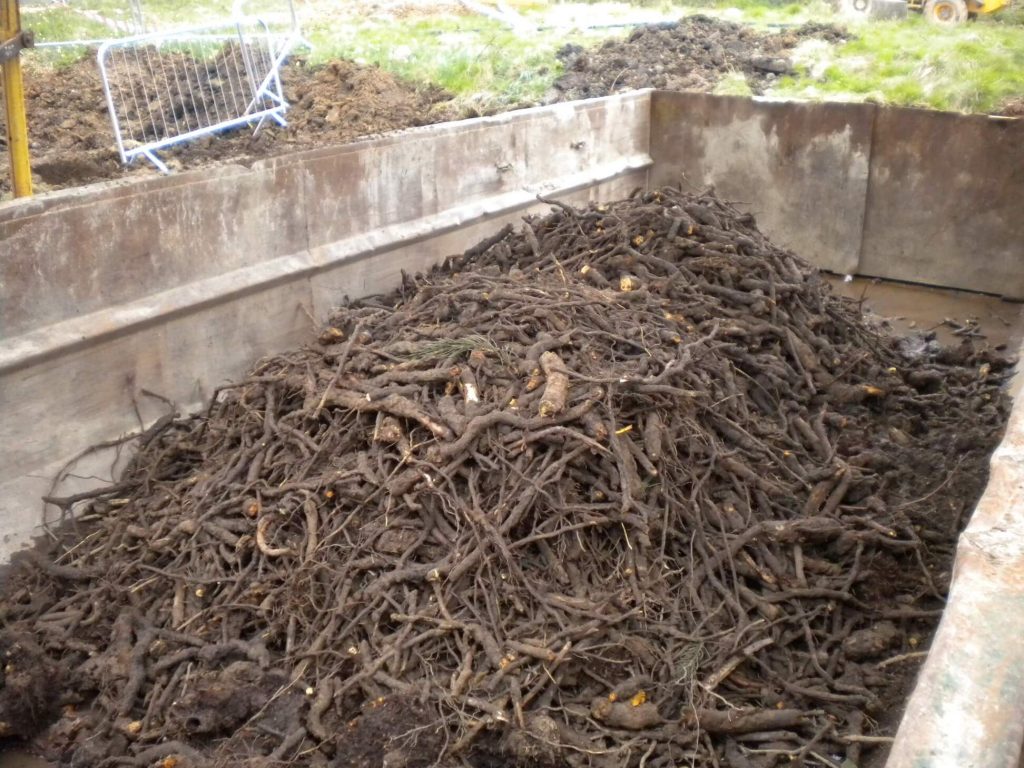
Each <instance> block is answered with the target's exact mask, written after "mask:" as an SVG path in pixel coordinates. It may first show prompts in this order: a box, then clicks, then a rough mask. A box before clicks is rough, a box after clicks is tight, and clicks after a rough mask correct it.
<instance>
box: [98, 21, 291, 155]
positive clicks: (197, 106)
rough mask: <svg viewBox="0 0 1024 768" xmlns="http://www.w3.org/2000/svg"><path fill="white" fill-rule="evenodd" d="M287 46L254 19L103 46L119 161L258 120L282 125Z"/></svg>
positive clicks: (105, 80)
mask: <svg viewBox="0 0 1024 768" xmlns="http://www.w3.org/2000/svg"><path fill="white" fill-rule="evenodd" d="M292 45H293V40H292V38H281V37H280V36H277V35H273V34H271V31H270V29H269V28H268V26H267V24H266V23H265V22H263V21H261V20H259V19H253V18H247V19H238V20H235V21H232V22H230V23H226V24H222V25H219V26H216V27H203V28H198V29H185V30H175V31H173V32H164V33H155V34H149V35H137V36H134V37H125V38H119V39H117V40H110V41H107V42H105V43H103V45H101V46H100V48H99V53H98V60H99V67H100V74H101V76H102V79H103V89H104V93H105V95H106V100H107V108H108V110H109V112H110V119H111V123H112V125H113V129H114V138H115V141H116V143H117V147H118V151H119V152H120V154H121V160H122V161H123V162H125V163H130V162H132V161H134V160H135V159H136V158H138V157H139V156H143V157H146V158H148V159H149V160H150V161H151V162H152V163H153V164H154V165H156V166H157V167H158V168H159V169H160V170H161V171H163V172H165V173H167V172H168V168H167V166H166V164H164V162H163V161H162V160H160V158H159V157H158V156H157V154H156V153H157V152H158V151H159V150H161V149H165V148H167V147H170V146H172V145H174V144H179V143H182V142H187V141H190V140H193V139H196V138H199V137H200V136H204V135H209V134H214V133H217V132H220V131H224V130H227V129H229V128H234V127H237V126H241V125H245V124H255V125H256V130H257V131H258V130H259V129H260V127H261V126H262V125H263V124H264V122H265V121H266V120H274V121H275V122H277V123H279V124H280V125H285V120H284V114H285V111H286V110H287V107H288V105H287V102H286V101H285V98H284V94H283V92H282V89H281V77H280V68H281V64H282V63H283V61H284V59H285V57H286V56H287V55H288V53H289V51H290V49H291V47H292Z"/></svg>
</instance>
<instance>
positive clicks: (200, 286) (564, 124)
mask: <svg viewBox="0 0 1024 768" xmlns="http://www.w3.org/2000/svg"><path fill="white" fill-rule="evenodd" d="M649 100H650V96H649V94H646V93H643V94H633V95H628V96H624V97H617V98H614V99H611V100H603V101H599V102H581V103H575V104H569V105H560V106H556V107H549V108H543V109H538V110H524V111H522V112H517V113H513V114H508V115H503V116H499V117H495V118H484V119H480V120H471V121H466V122H462V123H456V124H447V125H441V126H432V127H429V128H425V129H417V130H413V131H410V132H406V133H403V134H400V135H394V136H389V137H385V138H381V139H376V140H371V141H366V142H361V143H358V144H353V145H349V146H345V147H337V148H331V149H324V150H316V151H312V152H306V153H301V154H295V155H289V156H287V157H282V158H278V159H273V160H267V161H263V162H258V163H256V164H254V165H253V166H252V167H251V168H240V167H221V168H218V169H217V170H216V172H215V173H211V172H210V171H197V172H192V173H185V174H181V175H178V176H172V177H168V178H154V179H147V180H144V181H135V182H128V183H118V184H107V185H99V186H94V187H88V188H83V189H80V190H73V191H68V192H62V193H56V194H52V195H45V196H41V197H39V198H37V199H35V200H29V201H18V202H12V203H8V204H5V205H0V281H2V283H0V413H2V418H0V520H2V521H3V524H4V525H3V530H2V533H0V560H2V559H4V558H6V556H7V554H8V553H9V552H10V551H12V550H13V549H14V548H16V547H18V546H20V545H21V544H23V543H24V542H25V541H26V540H27V539H28V537H29V536H30V535H31V534H32V533H34V532H38V526H39V525H40V523H41V522H42V521H43V520H45V519H47V518H46V515H47V514H52V513H53V512H54V511H55V509H54V508H53V507H50V508H49V509H45V508H44V505H43V503H42V501H41V497H42V496H43V495H44V494H45V493H47V492H48V491H49V490H50V486H51V480H52V478H53V477H54V476H55V475H56V474H57V473H58V472H59V471H60V469H61V467H62V466H63V464H64V463H65V462H66V461H67V460H68V459H70V458H72V457H74V456H75V455H76V454H77V453H78V452H80V451H81V450H82V449H83V448H85V447H87V446H90V445H93V444H95V443H99V442H101V441H107V440H110V439H112V438H116V437H117V436H118V435H122V434H125V433H127V432H130V431H132V430H134V429H137V428H138V426H139V423H140V420H141V421H142V422H149V421H152V420H153V419H155V418H156V417H158V416H159V415H160V414H161V413H162V412H163V411H165V410H166V406H165V405H164V404H163V403H162V402H161V401H160V400H158V399H155V398H153V397H151V396H149V395H147V394H146V392H152V393H157V394H159V395H161V396H162V397H166V398H168V399H170V400H172V401H174V402H175V403H177V404H178V406H179V407H180V408H181V409H183V410H189V409H193V408H196V407H198V406H200V405H201V404H202V403H203V402H204V401H205V399H206V398H207V397H208V396H209V395H210V394H211V392H212V390H213V389H214V388H215V387H216V386H217V385H218V384H220V383H223V382H225V381H227V380H229V379H231V378H237V377H238V376H240V375H241V374H242V373H243V372H244V371H245V370H246V369H247V368H248V367H249V366H250V365H251V364H252V363H253V361H255V360H256V359H258V358H259V357H261V356H263V355H266V354H268V353H272V352H274V351H280V350H284V349H288V348H290V347H294V346H296V345H299V344H302V343H304V342H306V341H308V340H309V339H310V338H311V331H312V329H313V328H314V327H315V325H316V324H317V323H318V322H320V321H322V320H324V319H325V318H326V316H327V315H328V313H329V312H330V310H331V309H332V307H333V306H336V305H337V304H338V303H339V302H340V301H341V299H342V297H343V296H345V295H348V296H352V297H358V296H364V295H368V294H373V293H379V292H382V291H387V290H390V289H391V288H393V287H395V286H396V285H397V284H398V282H399V279H400V272H401V270H405V271H409V272H416V271H420V270H423V269H424V268H426V267H428V266H430V265H432V264H434V263H436V262H438V261H440V260H441V259H442V258H443V257H445V256H447V255H450V254H453V253H458V252H460V251H462V250H464V249H465V248H466V247H468V246H469V245H471V244H472V243H474V242H477V241H478V240H480V239H483V238H484V237H486V236H487V235H488V234H491V233H492V232H493V231H494V229H495V228H497V227H500V226H502V225H503V224H504V223H505V222H509V221H516V220H518V219H519V218H520V217H521V216H523V215H524V214H526V213H527V212H529V211H531V210H543V209H545V208H546V206H545V205H543V204H540V203H538V201H537V199H536V196H537V194H544V195H557V196H559V197H561V198H563V199H568V200H575V201H585V200H587V199H608V198H614V197H622V196H625V195H626V194H628V193H629V192H630V191H632V190H633V189H635V188H637V187H643V186H645V185H646V182H647V169H648V167H649V165H650V157H649V155H648V154H647V144H648V137H649V134H650V126H649V122H648V120H649V114H650V107H649ZM115 460H116V456H115V452H113V451H109V450H108V451H101V452H97V453H93V454H89V455H88V456H86V457H84V458H83V459H81V460H80V461H79V462H78V463H77V464H76V466H75V467H74V470H73V474H74V475H75V476H78V477H92V476H100V477H103V476H110V474H111V472H112V471H115V472H116V467H114V466H113V464H114V462H115ZM94 482H95V481H88V480H81V479H77V478H76V477H69V478H68V479H67V480H66V481H65V482H62V483H60V486H61V487H60V492H61V493H65V494H66V493H69V492H74V491H77V490H81V489H82V488H84V487H87V486H88V485H90V484H91V483H94Z"/></svg>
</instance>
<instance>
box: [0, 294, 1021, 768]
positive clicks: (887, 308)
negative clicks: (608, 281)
mask: <svg viewBox="0 0 1024 768" xmlns="http://www.w3.org/2000/svg"><path fill="white" fill-rule="evenodd" d="M828 280H829V282H830V283H832V285H833V288H834V290H835V292H836V293H837V294H839V295H841V296H847V297H850V298H852V299H857V300H862V301H863V302H864V307H865V309H866V310H869V311H870V312H872V313H873V314H874V315H876V316H878V317H880V318H888V319H890V320H891V321H892V325H893V326H894V328H896V329H897V330H898V331H929V330H933V331H935V333H936V335H937V336H938V338H939V340H940V341H942V342H944V343H947V344H949V343H954V344H955V343H959V340H960V337H958V336H957V335H956V334H955V333H954V331H955V330H956V327H957V326H959V327H970V328H976V330H977V331H978V332H979V333H980V334H982V335H983V336H984V340H985V341H986V342H987V343H988V344H990V345H992V346H993V347H995V346H998V345H1005V346H1006V349H1007V352H1009V353H1010V354H1013V355H1016V353H1017V350H1018V349H1019V348H1020V347H1021V344H1022V342H1024V304H1019V303H1013V302H1007V301H1003V300H1002V299H999V298H998V297H994V296H984V295H980V294H976V293H966V292H963V291H951V290H946V289H941V288H929V287H925V286H919V285H908V284H903V283H892V282H886V281H881V280H871V279H865V278H855V279H853V280H852V281H850V282H846V281H845V280H844V279H843V278H842V277H836V276H829V277H828ZM950 321H951V322H950ZM1022 386H1024V376H1020V375H1018V376H1016V377H1015V380H1014V382H1013V384H1012V385H1011V392H1013V393H1014V394H1016V393H1017V392H1018V391H1019V390H1020V388H1021V387H1022ZM0 750H3V747H2V746H0ZM0 768H49V763H47V762H45V761H44V760H40V759H39V758H37V757H33V756H32V755H30V754H29V753H28V752H25V751H23V750H8V751H0Z"/></svg>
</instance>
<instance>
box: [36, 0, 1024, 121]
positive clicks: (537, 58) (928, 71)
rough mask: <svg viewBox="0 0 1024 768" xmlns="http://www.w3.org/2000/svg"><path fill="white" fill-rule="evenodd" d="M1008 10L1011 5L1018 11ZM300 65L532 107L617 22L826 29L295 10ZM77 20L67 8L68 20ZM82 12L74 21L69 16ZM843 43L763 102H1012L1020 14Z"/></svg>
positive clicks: (604, 9) (810, 4)
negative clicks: (306, 57) (357, 67)
mask: <svg viewBox="0 0 1024 768" xmlns="http://www.w3.org/2000/svg"><path fill="white" fill-rule="evenodd" d="M1018 2H1021V0H1018ZM141 3H142V7H143V9H144V12H145V17H146V19H147V23H148V24H149V26H150V27H155V28H165V27H167V26H169V25H182V24H200V23H208V22H210V21H213V20H216V19H223V18H225V17H226V15H227V14H228V12H229V10H230V6H231V1H230V0H212V1H211V0H141ZM296 3H297V7H298V8H299V12H300V15H301V19H302V26H303V32H304V34H305V36H306V38H307V39H308V40H309V41H310V42H311V43H312V45H313V48H312V51H311V53H310V58H311V59H312V60H313V61H314V62H317V61H324V60H327V59H331V58H335V57H345V58H350V59H354V60H356V61H358V62H361V63H369V64H377V65H379V66H381V67H383V68H384V69H387V70H389V71H392V72H395V73H396V74H399V75H401V76H403V77H405V78H408V79H410V80H413V81H417V82H421V83H430V84H435V85H439V86H441V87H443V88H445V89H447V90H449V91H451V92H452V93H453V94H455V96H456V98H457V99H459V100H460V101H462V102H464V103H465V104H466V105H467V106H469V107H472V108H474V109H484V110H487V109H500V108H502V107H504V106H508V105H513V104H522V103H524V102H535V101H537V100H538V99H540V98H541V97H542V96H543V94H544V93H545V92H546V91H547V89H548V88H549V87H550V85H551V82H552V81H553V80H554V78H555V77H557V75H558V74H559V73H560V71H561V65H560V64H559V62H558V60H557V59H556V57H555V52H556V51H557V50H558V48H559V47H560V46H561V45H563V44H565V43H567V42H573V43H579V44H582V45H588V44H595V43H597V42H599V41H600V40H602V39H604V38H607V37H611V36H616V35H624V34H626V32H627V31H628V29H629V27H630V25H631V24H635V23H646V22H650V21H657V20H664V19H675V18H679V17H680V16H682V15H684V14H688V13H696V12H700V13H706V14H708V15H713V16H716V17H719V18H723V19H727V20H730V21H736V22H740V23H747V24H752V25H755V26H757V27H759V28H762V29H766V30H770V29H773V28H778V27H780V26H788V25H794V24H800V23H803V22H806V21H838V22H839V23H845V22H843V21H842V20H840V19H836V18H835V17H834V15H833V13H832V11H831V10H830V7H829V6H828V4H827V3H826V2H825V0H806V2H781V1H778V0H776V1H773V0H706V1H705V2H697V0H690V1H689V2H688V3H681V2H671V1H669V0H653V1H651V0H647V2H632V3H628V2H610V1H607V0H602V1H600V2H593V3H587V2H579V1H577V2H548V3H536V4H534V5H529V4H525V5H524V4H523V3H521V2H520V3H518V4H517V7H518V9H519V13H520V14H521V15H522V17H523V19H524V20H525V21H526V22H527V23H528V25H529V30H528V31H526V32H522V31H516V30H513V29H512V28H510V27H509V26H506V25H503V24H501V23H499V22H497V21H495V20H493V19H490V18H488V17H485V16H481V15H475V14H460V13H455V12H453V11H452V8H453V6H455V3H448V4H447V5H444V4H439V5H438V7H437V8H436V9H435V10H434V11H433V12H429V11H414V12H410V13H407V14H403V15H398V16H387V15H382V14H381V13H375V12H371V11H366V10H365V7H366V6H365V4H363V3H359V2H355V0H341V1H340V2H339V1H338V0H296ZM247 7H249V8H252V9H255V10H256V11H268V10H269V11H272V12H277V13H278V14H280V13H281V11H282V9H284V8H285V7H286V5H285V4H283V3H282V2H281V0H253V2H250V3H249V4H248V6H247ZM74 8H78V9H80V10H79V11H75V10H73V9H74ZM128 8H129V3H128V0H76V2H75V3H74V4H73V7H72V8H65V7H59V8H49V9H47V10H42V11H38V10H35V11H32V12H26V14H25V24H26V26H29V27H31V28H32V29H34V30H35V31H36V32H37V37H38V38H39V39H40V40H66V39H72V38H95V37H103V36H104V35H105V34H109V30H108V29H105V28H104V26H103V24H102V23H98V22H97V21H96V20H95V16H96V14H101V15H102V17H105V18H108V19H115V20H119V21H129V20H130V13H129V11H128ZM83 9H84V10H85V11H87V12H92V16H91V17H90V16H89V15H83V14H82V13H81V10H83ZM848 26H849V28H850V29H851V31H852V32H854V33H855V34H856V35H857V38H856V39H855V40H851V41H850V42H847V43H845V44H842V45H839V46H830V45H827V44H824V43H822V42H820V41H813V40H812V41H808V42H806V43H805V44H803V45H802V46H801V47H800V48H798V49H797V52H796V62H797V68H798V74H797V75H795V76H793V77H789V78H786V79H785V80H783V81H781V82H780V83H779V84H778V85H777V86H775V87H774V88H773V90H772V91H771V92H770V94H769V95H771V96H777V97H786V98H803V99H830V100H848V101H849V100H856V101H863V100H872V101H877V102H880V103H890V104H900V105H910V106H925V107H933V108H936V109H947V110H957V111H965V112H988V111H993V110H997V109H998V108H999V105H1000V104H1002V103H1004V102H1006V101H1007V100H1009V99H1012V98H1019V97H1022V96H1024V11H1022V10H1012V9H1011V10H1010V11H1008V12H1004V13H1002V14H998V15H996V16H993V17H987V18H982V19H979V20H977V21H974V22H971V23H968V24H965V25H963V26H960V27H955V28H939V27H935V26H933V25H930V24H927V23H926V22H924V21H923V19H922V18H921V17H920V16H919V15H917V14H913V13H912V14H911V15H910V17H909V18H908V19H906V20H905V21H891V22H869V23H851V24H848ZM32 55H33V56H35V57H36V58H37V60H38V61H41V62H45V63H49V64H56V65H60V64H61V63H63V62H66V61H68V60H70V59H73V58H74V57H76V56H78V55H81V50H72V51H67V50H64V51H60V52H55V51H53V50H48V51H37V52H35V53H33V54H32ZM716 90H717V92H720V93H732V94H743V93H748V92H749V88H747V86H746V83H745V81H744V80H743V78H742V76H741V75H734V76H729V77H726V78H725V79H724V80H723V81H722V82H721V83H720V84H719V86H718V88H717V89H716Z"/></svg>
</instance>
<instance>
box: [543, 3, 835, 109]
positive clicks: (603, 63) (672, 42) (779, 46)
mask: <svg viewBox="0 0 1024 768" xmlns="http://www.w3.org/2000/svg"><path fill="white" fill-rule="evenodd" d="M809 37H813V38H821V39H824V40H828V41H829V42H841V41H842V40H845V39H847V37H848V35H847V34H846V32H844V31H843V30H841V29H839V28H837V27H834V26H832V25H831V24H817V23H810V24H805V25H804V26H802V27H799V28H797V29H793V30H787V31H784V32H778V33H774V34H767V33H760V32H757V31H755V30H753V29H751V28H750V27H746V26H743V25H741V24H734V23H732V22H728V21H720V20H718V19H712V18H709V17H707V16H699V15H698V16H689V17H686V18H684V19H682V20H681V21H678V22H670V23H664V24H654V25H648V26H643V27H637V28H636V29H635V30H633V32H632V33H631V34H630V35H629V37H627V38H626V39H625V40H619V39H611V40H606V41H605V42H604V43H603V44H602V45H600V46H598V47H596V48H590V49H584V48H582V47H580V46H578V45H566V46H565V47H564V48H562V50H561V51H559V53H558V56H559V58H560V59H561V60H562V62H563V63H564V64H565V70H566V71H565V74H564V75H562V76H561V77H559V78H558V80H556V81H555V85H554V94H555V100H558V101H563V100H571V99H586V98H592V97H597V96H607V95H608V94H611V93H620V92H623V91H631V90H635V89H637V88H660V89H663V90H670V91H712V90H714V87H715V85H716V84H717V83H718V81H719V80H721V79H722V77H723V76H725V75H726V74H728V73H730V72H741V73H743V75H744V76H745V77H746V79H747V82H748V83H749V84H750V87H751V89H752V90H753V91H754V93H760V92H762V91H763V90H764V88H765V87H766V86H768V85H770V84H771V83H772V82H773V81H774V80H775V79H776V78H778V77H781V76H783V75H786V74H789V73H791V72H792V71H793V68H792V64H791V63H790V61H789V59H788V58H787V54H788V53H789V51H791V50H792V49H793V48H795V47H796V46H797V44H798V43H800V42H801V41H802V40H805V39H807V38H809Z"/></svg>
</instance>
